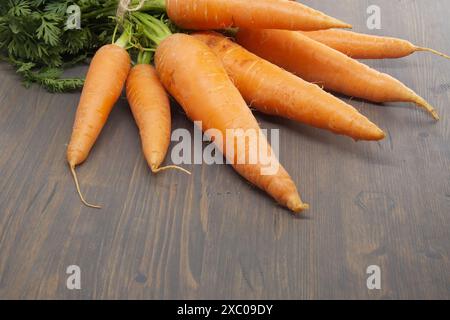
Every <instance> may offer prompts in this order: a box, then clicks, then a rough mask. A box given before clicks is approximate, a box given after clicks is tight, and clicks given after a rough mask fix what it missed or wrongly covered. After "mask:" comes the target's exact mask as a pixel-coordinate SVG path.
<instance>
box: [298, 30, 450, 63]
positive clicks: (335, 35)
mask: <svg viewBox="0 0 450 320" xmlns="http://www.w3.org/2000/svg"><path fill="white" fill-rule="evenodd" d="M303 34H304V35H305V36H307V37H309V38H311V39H314V40H316V41H318V42H321V43H323V44H326V45H327V46H329V47H331V48H333V49H336V50H337V51H340V52H342V53H344V54H346V55H348V56H349V57H352V58H355V59H395V58H402V57H406V56H409V55H411V54H413V53H414V52H418V51H428V52H431V53H434V54H436V55H438V56H441V57H444V58H446V59H450V56H448V55H446V54H443V53H441V52H438V51H436V50H433V49H430V48H423V47H418V46H416V45H414V44H412V43H411V42H409V41H406V40H402V39H397V38H391V37H379V36H373V35H368V34H362V33H356V32H352V31H347V30H337V29H330V30H320V31H310V32H303Z"/></svg>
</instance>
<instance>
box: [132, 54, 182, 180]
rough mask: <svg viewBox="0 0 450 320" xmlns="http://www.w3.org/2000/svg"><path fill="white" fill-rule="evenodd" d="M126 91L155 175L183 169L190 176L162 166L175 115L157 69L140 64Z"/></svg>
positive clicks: (135, 69)
mask: <svg viewBox="0 0 450 320" xmlns="http://www.w3.org/2000/svg"><path fill="white" fill-rule="evenodd" d="M143 56H144V57H145V55H143ZM143 59H144V60H145V59H146V58H143ZM149 61H150V57H148V62H149ZM126 91H127V98H128V102H129V104H130V108H131V111H132V113H133V116H134V119H135V121H136V124H137V126H138V128H139V132H140V136H141V141H142V149H143V151H144V155H145V158H146V159H147V163H148V164H149V166H150V169H151V170H152V172H153V173H157V172H160V171H162V170H166V169H180V170H183V171H185V172H186V173H189V172H188V171H186V170H184V169H181V168H179V167H176V166H166V167H160V166H161V164H162V163H163V161H164V158H165V157H166V154H167V149H168V148H169V144H170V131H171V115H170V102H169V98H168V96H167V93H166V91H165V89H164V87H163V85H162V84H161V82H160V81H159V78H158V75H157V74H156V70H155V69H154V68H153V67H152V66H151V65H150V64H148V63H145V62H143V63H139V64H137V65H136V66H135V67H133V68H132V69H131V71H130V74H129V75H128V79H127V85H126Z"/></svg>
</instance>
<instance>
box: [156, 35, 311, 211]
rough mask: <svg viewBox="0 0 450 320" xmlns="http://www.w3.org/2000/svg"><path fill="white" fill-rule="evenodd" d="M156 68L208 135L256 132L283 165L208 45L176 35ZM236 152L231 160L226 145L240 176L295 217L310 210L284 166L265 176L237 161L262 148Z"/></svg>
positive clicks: (167, 42) (161, 48) (262, 144)
mask: <svg viewBox="0 0 450 320" xmlns="http://www.w3.org/2000/svg"><path fill="white" fill-rule="evenodd" d="M155 64H156V70H157V72H158V75H159V77H160V79H161V82H162V83H163V85H164V86H165V88H166V89H167V90H168V91H169V92H170V93H171V94H172V96H173V97H174V98H175V99H176V100H177V101H178V102H179V103H180V105H181V106H182V107H183V109H184V110H185V112H186V114H187V115H188V117H189V118H190V119H191V120H193V121H201V122H202V129H203V130H205V131H206V130H210V129H215V130H218V131H219V132H220V133H221V135H222V137H224V139H225V137H226V135H227V133H226V132H227V129H231V130H232V129H242V130H254V131H255V132H256V133H257V134H258V142H259V145H260V147H261V148H267V150H268V151H269V152H270V153H269V154H270V156H271V157H272V160H274V161H277V160H276V158H275V156H274V152H273V151H272V150H271V147H270V146H269V144H268V142H267V140H266V138H265V137H264V135H263V134H262V132H261V130H260V128H259V125H258V123H257V121H256V119H255V118H254V116H253V114H252V113H251V111H250V109H249V108H248V107H247V105H246V103H245V101H244V100H243V98H242V96H241V95H240V94H239V91H238V90H237V89H236V87H234V85H233V83H232V82H231V80H230V78H229V77H228V75H227V73H226V71H225V70H224V68H223V66H222V64H221V63H220V60H219V59H218V58H217V57H216V56H215V54H214V53H213V52H212V51H211V50H210V49H209V48H208V46H206V45H205V44H204V43H202V42H201V41H199V40H197V39H195V38H194V37H192V36H189V35H185V34H175V35H172V36H170V37H168V38H166V39H165V40H164V41H163V42H161V44H160V45H159V47H158V49H157V51H156V55H155ZM212 138H213V139H214V138H215V137H214V136H213V137H212ZM216 138H217V136H216ZM224 145H225V141H224ZM220 147H221V145H220V144H219V148H220ZM232 147H234V148H235V152H234V157H235V159H230V158H231V156H230V155H229V154H227V152H226V151H227V149H229V147H226V146H222V148H221V151H222V153H223V154H224V155H225V157H227V159H228V160H229V161H230V162H231V163H232V165H233V167H234V169H235V170H236V171H237V172H238V173H239V174H240V175H242V176H243V177H244V178H246V179H247V180H248V181H250V182H251V183H253V184H254V185H256V186H257V187H259V188H261V189H263V190H265V191H266V192H267V193H268V194H270V195H271V196H272V197H273V198H274V199H275V200H277V201H278V202H279V203H280V204H281V205H283V206H286V207H288V208H289V209H291V210H292V211H294V212H299V211H302V210H304V209H306V208H307V207H308V206H307V205H306V204H304V203H303V202H302V201H301V199H300V196H299V195H298V191H297V188H296V186H295V184H294V182H293V181H292V179H291V178H290V176H289V175H288V173H287V172H286V170H285V169H284V168H283V167H282V166H281V165H279V163H278V162H277V164H278V165H279V166H278V168H277V169H278V170H277V172H276V174H273V175H262V174H261V168H262V164H261V163H259V162H257V163H255V164H251V163H249V162H248V161H247V162H245V163H238V162H237V161H236V157H242V156H248V155H249V154H250V153H251V152H254V151H255V150H254V149H255V148H257V146H253V145H250V144H248V143H246V144H245V146H244V147H242V145H240V144H234V145H233V146H232Z"/></svg>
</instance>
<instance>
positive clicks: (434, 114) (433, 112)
mask: <svg viewBox="0 0 450 320" xmlns="http://www.w3.org/2000/svg"><path fill="white" fill-rule="evenodd" d="M413 102H415V103H416V104H417V105H419V106H420V107H422V108H423V109H425V110H426V111H428V112H429V113H430V114H431V116H432V117H433V118H434V120H436V121H439V119H440V117H439V115H438V113H437V111H436V110H435V109H434V108H433V106H432V105H431V104H429V103H428V102H427V101H425V99H423V98H422V97H420V96H418V95H416V94H414V99H413Z"/></svg>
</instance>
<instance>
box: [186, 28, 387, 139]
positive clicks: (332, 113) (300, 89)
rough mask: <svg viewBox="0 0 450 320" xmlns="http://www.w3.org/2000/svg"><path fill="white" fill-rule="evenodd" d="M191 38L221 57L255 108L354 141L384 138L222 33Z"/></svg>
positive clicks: (357, 117) (354, 114)
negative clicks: (341, 135) (348, 137)
mask: <svg viewBox="0 0 450 320" xmlns="http://www.w3.org/2000/svg"><path fill="white" fill-rule="evenodd" d="M194 37H195V38H197V39H199V40H201V41H203V42H204V43H206V44H207V45H208V46H209V47H210V48H211V49H212V50H213V51H214V53H215V54H216V55H217V56H218V57H219V58H220V59H221V60H222V63H223V65H224V67H225V69H226V70H227V72H228V75H229V76H230V78H231V79H232V80H233V83H234V84H235V86H236V87H237V88H238V89H239V91H240V92H241V94H242V95H243V97H244V98H245V100H246V101H247V102H248V103H249V104H251V106H254V107H255V108H256V109H257V110H259V111H261V112H264V113H267V114H271V115H277V116H282V117H285V118H289V119H292V120H296V121H300V122H304V123H307V124H309V125H312V126H315V127H318V128H323V129H328V130H330V131H333V132H335V133H338V134H344V135H347V136H350V137H352V138H354V139H356V140H380V139H383V138H384V137H385V134H384V132H383V131H381V130H380V129H379V128H378V127H377V126H376V125H375V124H373V123H372V122H370V121H369V120H368V119H367V118H366V117H364V116H363V115H361V114H360V113H359V112H358V111H357V110H356V109H355V108H353V107H352V106H350V105H348V104H346V103H344V102H343V101H342V100H340V99H337V98H335V97H334V96H332V95H331V94H329V93H327V92H325V91H323V90H322V89H321V88H320V87H319V86H317V85H315V84H311V83H309V82H306V81H304V80H302V79H300V78H298V77H296V76H295V75H293V74H292V73H289V72H287V71H285V70H283V69H281V68H279V67H278V66H276V65H274V64H272V63H270V62H268V61H266V60H264V59H261V58H259V57H258V56H256V55H254V54H252V53H250V52H248V51H247V50H245V49H244V48H242V47H241V46H240V45H238V44H236V43H234V42H233V41H231V40H229V39H228V38H226V37H224V36H222V35H221V34H219V33H214V32H202V33H197V34H194Z"/></svg>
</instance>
